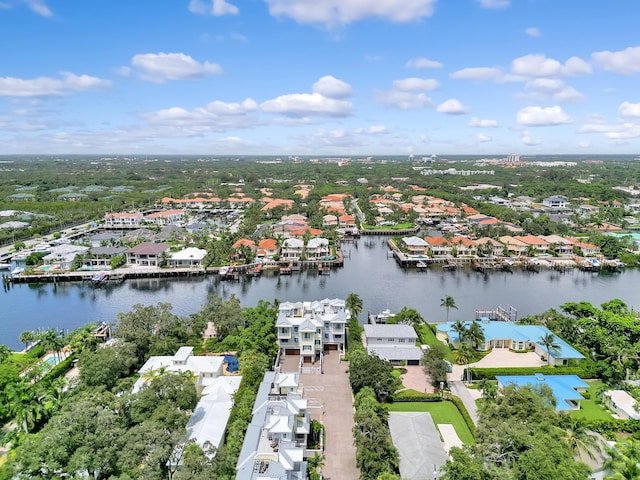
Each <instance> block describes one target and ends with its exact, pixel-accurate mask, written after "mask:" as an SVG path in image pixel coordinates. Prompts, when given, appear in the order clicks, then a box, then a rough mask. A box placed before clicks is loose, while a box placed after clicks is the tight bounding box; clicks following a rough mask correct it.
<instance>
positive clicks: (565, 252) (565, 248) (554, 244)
mask: <svg viewBox="0 0 640 480" xmlns="http://www.w3.org/2000/svg"><path fill="white" fill-rule="evenodd" d="M540 238H542V239H543V240H545V241H547V242H549V250H548V251H549V253H551V252H550V250H551V249H553V251H554V252H555V253H556V255H559V256H561V257H568V256H571V255H573V245H574V244H573V242H572V241H571V240H568V239H566V238H563V237H561V236H560V235H540Z"/></svg>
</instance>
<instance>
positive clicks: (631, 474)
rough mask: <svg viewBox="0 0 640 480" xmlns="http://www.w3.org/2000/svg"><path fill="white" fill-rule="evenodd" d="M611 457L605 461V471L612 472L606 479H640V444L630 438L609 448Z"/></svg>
mask: <svg viewBox="0 0 640 480" xmlns="http://www.w3.org/2000/svg"><path fill="white" fill-rule="evenodd" d="M608 453H609V455H611V458H609V459H608V460H607V461H606V462H604V465H603V468H604V470H605V471H609V472H611V473H610V474H609V475H607V476H606V477H604V478H605V480H637V479H640V464H639V463H638V462H639V461H640V444H639V443H638V441H637V440H634V439H633V438H629V439H627V440H625V441H624V442H622V443H619V444H616V446H615V447H614V448H612V449H610V450H608Z"/></svg>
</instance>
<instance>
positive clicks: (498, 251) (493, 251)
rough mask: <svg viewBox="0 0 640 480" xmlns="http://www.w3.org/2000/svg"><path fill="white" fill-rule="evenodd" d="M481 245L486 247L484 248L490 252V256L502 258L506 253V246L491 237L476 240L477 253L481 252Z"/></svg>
mask: <svg viewBox="0 0 640 480" xmlns="http://www.w3.org/2000/svg"><path fill="white" fill-rule="evenodd" d="M480 245H486V247H484V249H485V251H487V252H490V253H489V255H492V256H494V257H501V256H502V252H503V251H504V244H503V243H500V242H499V241H498V240H495V239H493V238H490V237H482V238H479V239H478V240H476V251H477V250H479V247H480Z"/></svg>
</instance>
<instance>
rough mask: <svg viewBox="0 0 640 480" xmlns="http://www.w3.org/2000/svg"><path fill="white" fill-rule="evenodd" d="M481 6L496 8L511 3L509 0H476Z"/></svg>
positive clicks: (505, 6)
mask: <svg viewBox="0 0 640 480" xmlns="http://www.w3.org/2000/svg"><path fill="white" fill-rule="evenodd" d="M477 1H478V3H479V4H480V6H481V7H482V8H487V9H490V10H498V9H501V8H507V7H508V6H509V5H511V0H477Z"/></svg>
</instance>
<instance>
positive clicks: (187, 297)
mask: <svg viewBox="0 0 640 480" xmlns="http://www.w3.org/2000/svg"><path fill="white" fill-rule="evenodd" d="M343 251H344V253H345V256H346V258H345V265H344V267H343V268H340V269H335V270H332V271H331V274H330V275H322V276H319V275H318V274H317V273H316V272H315V271H314V270H311V271H303V272H300V273H294V274H293V275H291V276H283V277H279V276H278V275H277V274H276V273H275V272H274V273H273V274H269V273H268V274H264V275H263V276H262V277H261V278H246V279H242V280H241V281H240V282H229V281H220V280H219V279H218V278H217V277H214V276H207V277H192V278H188V279H180V280H173V279H172V280H158V279H144V280H132V281H129V280H128V281H126V282H123V283H119V284H114V285H103V286H100V287H94V286H93V285H91V284H89V283H85V284H82V283H58V284H27V285H14V286H10V287H9V288H5V289H4V291H0V343H4V344H7V345H9V346H10V347H11V348H15V349H19V348H21V344H20V342H19V340H18V337H19V335H20V332H22V331H24V330H34V329H39V328H49V327H54V328H60V329H64V330H72V329H74V328H76V327H79V326H82V325H84V324H86V323H88V322H97V321H107V322H112V321H114V320H115V318H116V316H117V314H118V313H119V312H127V311H130V310H131V309H132V307H133V305H135V304H138V303H139V304H144V305H155V304H157V303H158V302H168V303H171V304H172V305H173V311H174V313H176V314H178V315H185V316H186V315H189V314H191V313H194V312H196V311H198V310H199V309H200V307H201V306H202V305H203V303H204V302H205V301H206V299H207V296H208V295H209V294H216V295H220V296H222V297H223V298H227V297H229V296H230V295H231V294H235V295H236V296H237V297H239V298H240V301H241V303H242V305H243V306H255V305H256V304H257V303H258V301H259V300H261V299H264V300H267V301H273V300H274V299H276V298H277V299H279V300H281V301H301V300H319V299H322V298H326V297H329V298H334V297H341V298H346V296H347V295H348V294H349V293H351V292H354V293H357V294H358V295H359V296H360V297H361V298H362V300H363V307H364V308H363V314H362V320H364V318H365V314H366V313H367V312H371V313H379V312H380V311H382V310H385V309H387V308H388V309H390V310H391V311H398V310H400V309H401V308H402V307H403V306H407V307H409V308H415V309H416V310H418V311H419V312H420V313H421V314H422V315H423V317H424V318H425V319H426V320H427V321H428V322H442V321H444V320H445V311H444V309H443V308H442V307H440V300H441V299H442V298H443V297H445V296H446V295H451V296H452V297H453V298H454V300H455V302H456V305H457V307H458V308H457V309H455V310H451V312H450V320H456V319H462V320H470V319H472V318H473V317H474V313H475V310H487V309H494V308H495V307H496V306H498V305H505V304H508V305H512V306H514V307H515V308H516V309H518V316H519V317H521V316H525V315H530V314H535V313H541V312H543V311H545V310H547V309H549V308H558V307H559V306H560V305H561V304H562V303H564V302H570V301H582V300H584V301H589V302H591V303H593V304H594V305H599V304H601V303H603V302H606V301H608V300H611V299H612V298H620V299H622V300H623V301H624V302H626V303H627V305H628V306H629V307H634V308H635V309H638V308H640V270H638V269H627V270H626V271H624V272H622V273H613V274H612V273H604V272H603V273H595V272H582V271H579V270H577V269H574V270H570V271H567V272H564V273H560V272H555V271H541V272H539V273H535V272H524V271H523V272H521V271H516V272H515V273H507V272H491V273H487V274H482V273H478V272H474V271H472V270H470V269H461V270H457V271H452V272H448V271H441V270H439V269H432V270H429V271H428V272H420V271H416V270H408V269H403V268H401V267H400V266H398V265H397V264H396V262H395V260H394V259H393V258H392V257H391V256H388V255H387V251H388V249H387V247H386V238H382V237H368V238H367V237H364V238H361V239H360V240H358V241H356V242H354V243H348V244H345V246H344V249H343Z"/></svg>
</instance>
